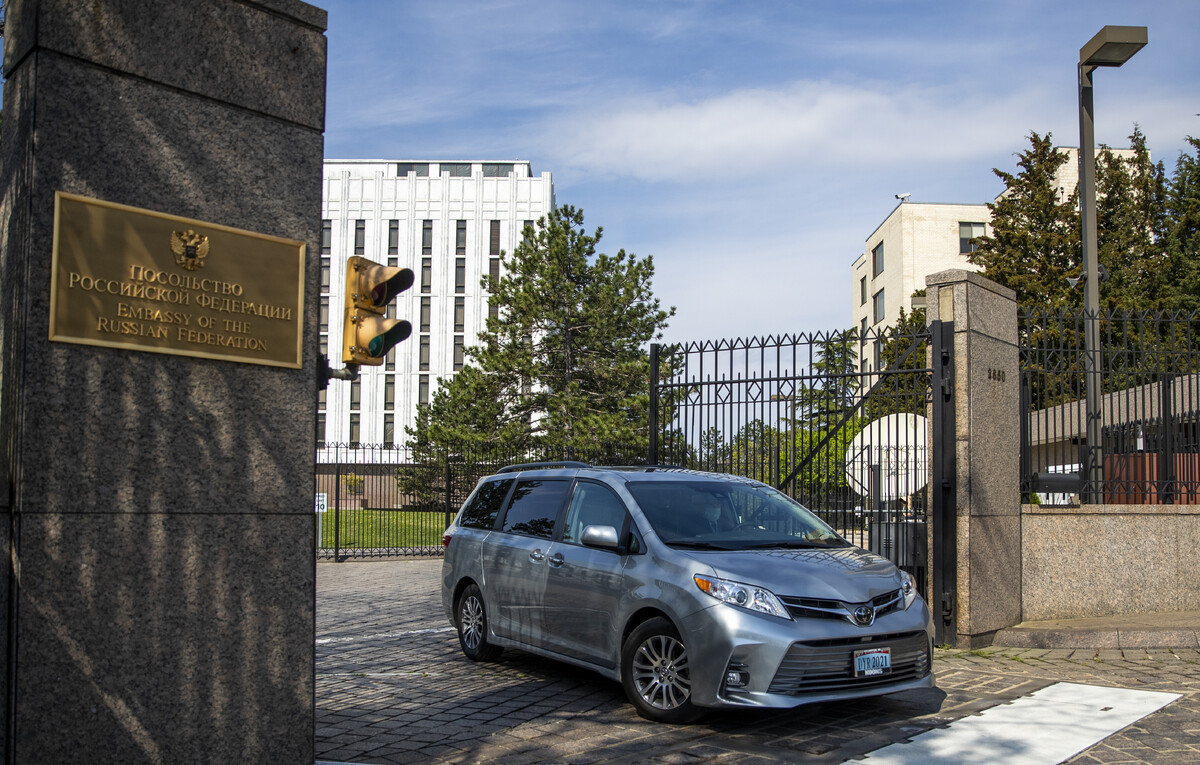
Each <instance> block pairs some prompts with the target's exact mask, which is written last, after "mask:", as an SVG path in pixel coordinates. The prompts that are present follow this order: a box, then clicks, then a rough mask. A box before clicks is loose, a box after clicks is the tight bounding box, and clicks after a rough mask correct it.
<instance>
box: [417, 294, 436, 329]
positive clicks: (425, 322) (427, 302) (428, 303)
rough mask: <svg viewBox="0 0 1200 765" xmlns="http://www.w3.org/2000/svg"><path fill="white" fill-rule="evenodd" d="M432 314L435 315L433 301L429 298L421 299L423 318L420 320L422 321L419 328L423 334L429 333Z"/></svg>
mask: <svg viewBox="0 0 1200 765" xmlns="http://www.w3.org/2000/svg"><path fill="white" fill-rule="evenodd" d="M432 313H433V299H432V298H427V297H423V298H421V316H420V319H419V321H420V324H419V326H420V331H421V332H428V331H429V317H430V314H432Z"/></svg>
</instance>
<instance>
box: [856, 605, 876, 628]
mask: <svg viewBox="0 0 1200 765" xmlns="http://www.w3.org/2000/svg"><path fill="white" fill-rule="evenodd" d="M874 621H875V609H874V608H872V607H871V606H859V607H858V608H856V609H854V622H855V623H856V624H858V625H859V626H862V627H870V626H871V623H872V622H874Z"/></svg>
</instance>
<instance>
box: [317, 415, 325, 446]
mask: <svg viewBox="0 0 1200 765" xmlns="http://www.w3.org/2000/svg"><path fill="white" fill-rule="evenodd" d="M317 443H318V444H324V443H325V413H324V412H317Z"/></svg>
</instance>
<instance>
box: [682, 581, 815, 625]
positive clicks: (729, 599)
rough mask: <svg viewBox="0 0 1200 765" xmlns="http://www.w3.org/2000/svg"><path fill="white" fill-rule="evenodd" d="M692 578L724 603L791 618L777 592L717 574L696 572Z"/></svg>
mask: <svg viewBox="0 0 1200 765" xmlns="http://www.w3.org/2000/svg"><path fill="white" fill-rule="evenodd" d="M692 579H693V580H694V581H695V582H696V586H697V587H699V588H700V590H701V591H702V592H704V593H706V594H708V595H711V596H712V597H714V598H716V599H717V600H719V601H721V602H722V603H728V604H729V605H731V606H738V607H739V608H745V609H749V610H750V611H758V612H759V613H763V614H770V615H771V616H778V617H779V618H780V619H787V620H789V621H790V620H791V618H792V615H791V614H789V613H788V610H787V608H785V607H784V605H783V603H782V602H780V600H779V598H777V597H775V593H773V592H771V591H770V590H768V589H765V588H763V587H755V586H754V585H752V584H742V583H741V582H731V581H730V580H728V579H718V578H717V577H715V576H701V575H700V574H696V575H695V576H694V577H692Z"/></svg>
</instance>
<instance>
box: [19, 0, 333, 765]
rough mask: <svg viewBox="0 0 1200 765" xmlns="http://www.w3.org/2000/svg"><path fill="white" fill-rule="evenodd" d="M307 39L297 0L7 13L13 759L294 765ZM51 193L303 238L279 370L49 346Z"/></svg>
mask: <svg viewBox="0 0 1200 765" xmlns="http://www.w3.org/2000/svg"><path fill="white" fill-rule="evenodd" d="M325 21H326V17H325V12H324V11H322V10H320V9H318V8H315V7H312V6H310V5H307V4H305V3H302V2H298V1H297V0H189V2H186V3H176V2H164V1H154V0H91V1H90V2H87V3H81V2H76V1H75V0H10V1H9V3H8V16H7V26H6V30H5V48H4V74H5V77H6V78H7V79H6V82H5V86H4V110H3V122H2V124H0V180H2V185H0V195H2V196H0V243H2V244H3V253H2V255H0V290H2V297H3V301H2V303H3V307H2V308H0V323H2V324H0V341H2V346H0V471H2V472H0V489H2V490H3V491H2V492H0V502H3V503H4V504H3V509H4V510H5V511H6V515H7V519H8V533H5V534H3V535H0V539H2V541H3V544H5V545H6V548H5V550H4V551H3V552H4V554H5V559H6V560H8V559H9V558H10V557H11V560H12V561H13V563H12V566H4V567H2V568H0V570H2V571H3V576H4V581H3V582H0V597H3V598H5V602H4V603H3V604H2V607H0V613H3V614H5V623H6V629H5V630H0V637H2V638H3V640H4V648H5V656H6V661H5V662H3V664H4V671H5V675H4V677H3V678H2V680H3V683H4V687H5V689H6V691H7V692H6V693H3V694H0V704H2V706H3V716H4V718H5V721H6V723H7V724H6V725H5V726H4V728H3V729H2V730H0V735H2V736H3V739H4V746H5V748H6V750H7V752H8V754H9V757H10V760H9V761H15V762H19V763H34V762H59V763H65V762H87V763H107V762H114V763H115V762H192V761H197V760H203V761H212V762H219V761H220V762H268V761H270V762H312V760H313V712H314V700H313V692H314V690H313V684H314V663H313V662H314V659H313V632H314V614H315V605H314V602H315V599H314V594H315V566H314V560H313V533H314V520H313V493H312V492H313V485H314V456H315V447H314V423H315V406H316V383H315V380H316V369H317V365H318V361H317V343H316V332H317V297H318V278H319V273H318V263H317V258H316V257H315V253H316V252H317V247H318V245H319V236H320V209H321V163H322V154H323V136H322V133H323V130H324V104H325V44H326V41H325V36H324V30H325ZM56 191H64V192H68V193H73V194H79V195H83V196H87V197H91V198H95V199H100V200H104V201H107V202H113V203H117V204H123V205H130V206H134V207H139V208H144V209H148V210H153V211H157V212H162V213H167V214H170V215H175V216H181V217H186V218H193V219H197V220H201V221H208V222H212V223H217V224H221V225H225V226H231V227H235V228H239V229H245V230H248V231H253V232H257V233H262V234H267V235H271V236H276V237H282V238H286V239H292V240H299V241H301V242H306V243H307V247H308V257H307V258H306V262H305V272H304V278H303V281H304V285H305V289H304V301H303V305H302V308H303V310H302V312H301V315H300V316H298V317H297V318H296V321H299V322H302V325H303V326H302V332H303V343H302V345H303V352H302V354H301V363H302V368H300V369H289V368H281V367H271V366H261V365H256V364H248V363H238V362H234V361H221V360H213V359H205V358H194V357H189V356H174V355H164V354H160V353H149V352H144V351H137V350H125V349H114V348H103V347H96V346H90V345H77V344H67V343H61V342H50V341H49V340H48V339H47V338H48V336H49V334H48V322H49V313H50V309H49V298H50V270H51V269H50V264H51V252H52V246H51V239H52V232H53V225H54V194H55V192H56ZM96 257H97V258H101V257H103V254H100V253H98V254H97V255H96ZM9 553H11V556H10V555H9ZM14 572H15V573H14Z"/></svg>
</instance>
